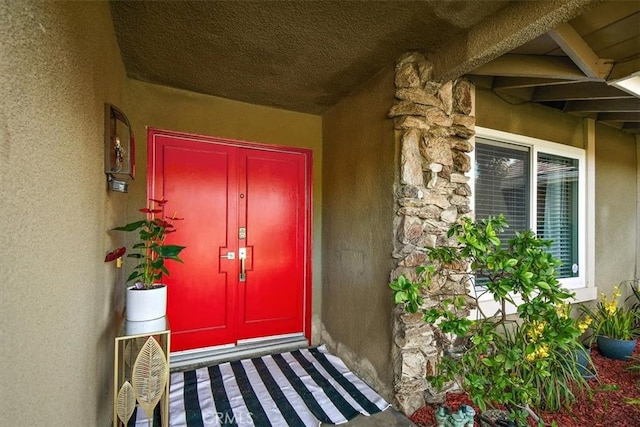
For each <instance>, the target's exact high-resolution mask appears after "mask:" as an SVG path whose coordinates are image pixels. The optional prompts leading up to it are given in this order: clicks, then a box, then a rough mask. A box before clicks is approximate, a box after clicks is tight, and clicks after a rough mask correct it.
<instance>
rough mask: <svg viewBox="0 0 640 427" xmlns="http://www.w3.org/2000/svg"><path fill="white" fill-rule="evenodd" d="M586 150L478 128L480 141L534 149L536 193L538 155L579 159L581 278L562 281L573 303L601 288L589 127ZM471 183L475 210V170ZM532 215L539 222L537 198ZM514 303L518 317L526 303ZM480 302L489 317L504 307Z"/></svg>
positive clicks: (486, 299)
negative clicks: (596, 279) (597, 281)
mask: <svg viewBox="0 0 640 427" xmlns="http://www.w3.org/2000/svg"><path fill="white" fill-rule="evenodd" d="M585 135H586V137H585V146H586V149H583V148H577V147H573V146H570V145H565V144H559V143H554V142H549V141H545V140H542V139H537V138H531V137H528V136H523V135H516V134H513V133H508V132H503V131H498V130H494V129H488V128H483V127H479V126H476V135H475V136H476V137H480V138H485V139H490V140H494V141H500V142H505V143H508V144H515V145H523V146H527V147H529V148H530V149H531V165H530V171H531V174H530V179H531V181H530V188H531V189H532V191H533V192H535V191H536V188H537V173H536V169H535V168H534V166H535V163H534V162H535V159H537V156H538V152H540V151H542V152H544V153H548V154H553V155H558V156H566V157H571V158H577V159H578V173H579V174H580V177H582V179H580V180H579V181H578V200H584V203H582V202H581V203H580V206H581V207H582V206H585V207H586V209H578V222H579V228H578V241H579V242H583V243H581V244H580V249H579V254H578V265H579V268H580V271H579V276H578V277H574V278H566V279H560V280H559V281H560V283H561V285H562V287H564V288H565V289H568V290H569V291H571V292H573V293H575V296H574V298H573V300H572V302H575V303H577V302H583V301H591V300H594V299H596V298H597V295H598V288H597V287H596V286H595V282H594V277H595V251H594V248H595V239H594V231H595V220H594V209H595V139H594V138H593V131H592V130H590V129H589V125H588V123H587V124H585ZM473 145H474V147H475V137H474V138H473ZM470 154H471V157H472V164H475V150H474V151H473V152H471V153H470ZM467 176H469V177H470V178H471V179H470V181H469V185H470V186H471V194H472V195H471V206H475V200H474V197H475V179H474V176H473V169H472V170H471V172H469V173H468V174H467ZM531 199H532V200H531V207H530V209H531V211H530V218H532V219H533V218H536V216H537V198H536V197H533V195H532V197H531ZM532 221H533V224H532V229H533V230H534V231H535V227H536V224H535V223H536V221H535V220H532ZM469 286H470V289H469V292H470V293H471V295H474V293H475V289H472V287H473V286H474V285H473V283H470V285H469ZM513 301H514V303H515V304H516V305H513V304H507V313H508V314H513V313H516V309H517V306H518V305H519V304H520V303H522V299H521V298H520V297H519V296H517V295H516V296H514V298H513ZM478 302H479V304H480V306H481V308H482V311H483V312H484V314H486V315H487V316H492V315H493V314H494V313H496V311H497V310H498V309H500V308H501V307H500V304H499V303H498V302H496V301H494V299H493V296H492V295H491V294H490V293H485V294H484V295H482V296H481V297H480V298H479V299H478ZM479 314H480V313H478V310H472V312H471V315H470V316H469V317H470V318H477V316H479Z"/></svg>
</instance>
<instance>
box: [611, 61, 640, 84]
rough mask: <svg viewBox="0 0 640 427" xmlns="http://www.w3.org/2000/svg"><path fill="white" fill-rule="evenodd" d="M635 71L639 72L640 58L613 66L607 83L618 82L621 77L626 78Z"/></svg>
mask: <svg viewBox="0 0 640 427" xmlns="http://www.w3.org/2000/svg"><path fill="white" fill-rule="evenodd" d="M637 71H640V58H635V59H632V60H629V61H625V62H620V63H618V64H615V65H614V66H613V70H611V74H610V75H609V79H608V80H609V81H611V80H619V79H621V78H623V77H627V76H629V75H631V74H633V73H635V72H637Z"/></svg>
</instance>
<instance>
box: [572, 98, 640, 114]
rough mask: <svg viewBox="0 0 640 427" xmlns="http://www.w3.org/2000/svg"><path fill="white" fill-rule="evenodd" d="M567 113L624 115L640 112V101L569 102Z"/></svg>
mask: <svg viewBox="0 0 640 427" xmlns="http://www.w3.org/2000/svg"><path fill="white" fill-rule="evenodd" d="M564 111H566V112H588V111H596V112H606V113H618V112H620V113H624V112H629V113H632V112H637V111H640V99H638V98H626V99H603V100H594V101H569V102H567V103H566V104H565V106H564Z"/></svg>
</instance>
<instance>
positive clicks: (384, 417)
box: [322, 408, 415, 427]
mask: <svg viewBox="0 0 640 427" xmlns="http://www.w3.org/2000/svg"><path fill="white" fill-rule="evenodd" d="M332 425H333V424H324V423H323V424H322V426H323V427H324V426H332ZM341 426H350V427H415V424H414V423H412V422H411V421H410V420H409V419H408V418H407V417H405V416H404V415H403V414H402V413H400V412H398V411H396V410H395V409H393V408H389V409H387V410H385V411H382V412H379V413H377V414H373V415H371V416H369V417H367V416H364V415H358V416H357V417H355V418H354V419H352V420H351V421H349V422H348V423H346V424H341Z"/></svg>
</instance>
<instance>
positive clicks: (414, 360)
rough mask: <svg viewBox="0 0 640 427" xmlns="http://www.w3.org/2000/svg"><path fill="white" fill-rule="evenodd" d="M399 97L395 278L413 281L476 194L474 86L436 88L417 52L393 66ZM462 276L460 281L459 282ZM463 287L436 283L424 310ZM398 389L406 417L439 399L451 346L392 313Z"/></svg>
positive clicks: (432, 330)
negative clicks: (438, 381)
mask: <svg viewBox="0 0 640 427" xmlns="http://www.w3.org/2000/svg"><path fill="white" fill-rule="evenodd" d="M395 85H396V94H395V96H396V99H395V102H394V105H393V107H392V108H391V111H390V112H389V117H392V118H393V119H394V124H395V129H396V131H397V132H399V133H400V134H401V158H400V177H399V182H397V183H396V192H395V202H396V219H395V224H394V230H395V231H394V233H395V239H394V254H393V256H394V259H395V260H396V268H395V269H394V271H393V272H392V273H391V276H392V278H396V277H398V276H399V275H401V274H405V275H406V276H408V277H411V278H415V267H417V266H419V265H421V264H423V263H425V261H426V259H427V258H426V250H425V248H429V247H434V246H436V245H444V244H453V243H455V242H449V241H448V239H447V236H446V232H447V230H448V229H449V228H450V227H451V225H452V224H454V223H455V222H456V221H457V220H458V219H459V217H460V216H461V215H466V214H469V213H470V211H471V209H470V200H469V197H470V195H471V189H470V187H469V185H468V183H467V182H468V181H469V178H468V177H466V176H465V173H466V172H469V171H470V170H471V159H470V157H469V155H468V154H467V153H469V152H471V151H472V150H473V145H472V143H471V142H470V140H469V139H470V138H471V137H472V136H473V135H474V133H475V130H474V127H475V117H473V116H472V115H471V114H472V113H473V86H472V84H471V83H469V82H468V81H466V80H463V79H461V80H457V81H455V82H444V83H438V82H435V81H433V80H432V66H431V64H430V63H429V62H428V61H427V60H426V59H425V58H424V57H423V56H422V55H420V54H418V53H409V54H406V55H404V56H402V57H401V58H400V59H399V61H398V63H397V64H396V75H395ZM462 277H463V276H462V275H460V279H462ZM464 287H465V284H464V283H461V282H455V281H451V280H435V281H434V284H433V286H432V289H431V290H430V291H429V292H427V293H426V294H425V295H424V299H425V307H432V306H434V305H436V304H437V303H438V302H439V301H438V297H437V292H438V291H442V290H443V289H446V290H451V291H455V290H458V291H460V290H462V291H463V292H464V289H465V288H464ZM393 318H394V320H393V321H394V325H393V333H394V342H395V345H394V354H393V358H394V390H395V397H396V403H397V404H398V407H399V408H400V410H401V411H402V412H404V413H405V414H407V415H410V414H412V413H413V412H415V411H416V410H417V409H419V408H420V407H422V406H423V405H424V403H425V400H426V401H428V402H438V401H442V399H443V397H444V395H443V393H438V392H437V391H436V390H434V389H433V388H432V387H431V386H430V385H429V384H428V382H427V381H426V379H425V376H426V375H427V374H433V373H435V372H436V369H437V364H438V360H439V358H440V355H441V354H442V351H443V349H444V348H445V347H446V346H447V345H448V344H449V342H448V339H447V337H445V336H444V335H443V334H441V333H440V332H439V331H438V329H437V327H434V326H432V325H429V324H426V323H425V322H423V321H422V320H421V315H420V314H415V315H411V314H407V313H404V312H403V311H402V310H401V309H399V308H398V307H396V309H395V312H394V316H393Z"/></svg>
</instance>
